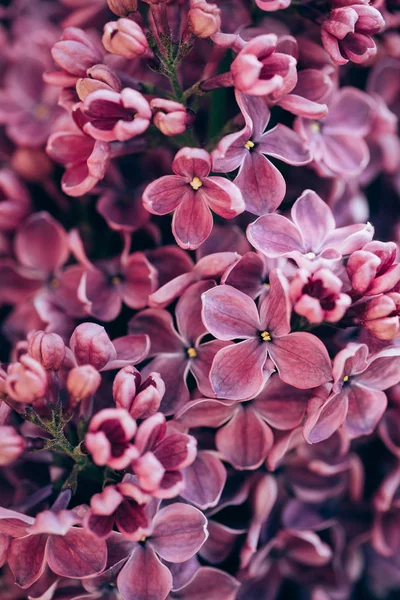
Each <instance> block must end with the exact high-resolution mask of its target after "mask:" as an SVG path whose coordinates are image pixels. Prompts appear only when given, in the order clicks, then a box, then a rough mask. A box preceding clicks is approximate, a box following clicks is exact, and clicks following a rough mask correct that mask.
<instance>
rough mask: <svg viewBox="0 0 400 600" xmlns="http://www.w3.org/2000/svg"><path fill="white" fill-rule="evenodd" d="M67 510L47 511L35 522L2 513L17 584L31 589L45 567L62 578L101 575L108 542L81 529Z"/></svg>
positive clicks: (9, 512)
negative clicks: (76, 525)
mask: <svg viewBox="0 0 400 600" xmlns="http://www.w3.org/2000/svg"><path fill="white" fill-rule="evenodd" d="M79 521H80V519H79V518H78V517H77V516H76V515H75V514H74V513H73V512H72V511H68V510H61V511H59V512H56V511H44V512H41V513H38V514H37V516H36V519H33V518H32V517H28V516H26V515H23V514H20V513H18V512H15V511H13V510H7V509H5V508H2V509H1V511H0V531H1V532H2V533H4V534H5V535H7V536H10V537H11V540H10V545H9V550H8V564H9V566H10V568H11V570H12V572H13V574H14V576H15V580H16V582H17V584H18V585H19V586H20V587H22V588H23V589H26V588H28V587H29V586H30V585H32V584H33V583H34V582H35V581H37V580H38V579H39V577H40V576H41V575H42V574H43V572H44V570H45V568H46V565H48V566H49V568H50V569H51V570H52V571H53V572H54V573H56V575H59V576H60V577H69V578H72V579H74V578H76V579H82V578H85V577H91V576H93V575H96V574H98V573H100V572H101V571H102V570H103V569H104V567H105V565H106V559H107V550H106V545H105V542H104V541H102V540H98V539H97V538H95V537H94V535H93V534H92V533H90V532H88V531H86V530H85V529H83V528H81V527H75V526H74V525H75V524H77V523H79Z"/></svg>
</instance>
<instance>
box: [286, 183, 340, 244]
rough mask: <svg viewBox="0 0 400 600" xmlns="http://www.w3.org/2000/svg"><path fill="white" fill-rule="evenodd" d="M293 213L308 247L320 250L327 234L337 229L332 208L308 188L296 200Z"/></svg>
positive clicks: (293, 217)
mask: <svg viewBox="0 0 400 600" xmlns="http://www.w3.org/2000/svg"><path fill="white" fill-rule="evenodd" d="M291 215H292V219H293V222H294V223H295V224H296V225H297V227H298V228H299V229H300V231H301V233H302V236H303V240H304V244H305V247H306V248H307V249H315V250H319V249H320V248H321V246H322V243H323V241H324V239H325V238H326V236H327V235H328V234H329V233H331V232H332V231H333V230H334V229H335V219H334V218H333V215H332V211H331V209H330V208H329V206H328V205H327V204H326V203H325V202H324V201H323V200H321V198H320V197H319V196H318V195H317V194H316V193H315V192H313V191H312V190H306V191H305V192H303V193H302V195H301V196H300V198H298V200H296V202H295V203H294V205H293V208H292V212H291Z"/></svg>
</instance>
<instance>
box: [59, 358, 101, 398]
mask: <svg viewBox="0 0 400 600" xmlns="http://www.w3.org/2000/svg"><path fill="white" fill-rule="evenodd" d="M100 384H101V375H100V373H99V372H98V371H97V370H96V369H95V368H94V367H92V365H81V366H80V367H74V368H73V369H71V371H70V372H69V373H68V377H67V390H68V391H69V393H70V394H71V396H72V397H73V398H74V400H75V401H76V402H80V401H81V400H85V399H86V398H90V396H93V394H95V393H96V392H97V390H98V388H99V387H100Z"/></svg>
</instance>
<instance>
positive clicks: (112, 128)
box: [74, 88, 151, 142]
mask: <svg viewBox="0 0 400 600" xmlns="http://www.w3.org/2000/svg"><path fill="white" fill-rule="evenodd" d="M74 113H75V118H76V120H77V122H78V123H79V124H80V125H81V126H82V129H83V131H84V132H85V133H87V134H88V135H90V136H92V137H93V138H94V139H95V140H101V141H103V142H112V141H114V140H118V141H120V142H125V141H126V140H130V139H131V138H133V137H135V136H137V135H140V134H141V133H143V132H144V131H146V129H147V128H148V126H149V124H150V119H151V109H150V106H149V103H148V102H147V100H146V98H145V97H144V96H142V94H141V93H140V92H137V91H136V90H131V89H130V88H125V89H123V90H122V91H121V92H120V93H118V92H114V91H112V90H97V91H95V92H92V93H91V94H89V95H88V96H87V97H86V98H85V100H84V102H83V103H80V104H77V105H76V107H75V109H74Z"/></svg>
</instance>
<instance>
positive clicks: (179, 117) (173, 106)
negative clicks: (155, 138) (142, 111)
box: [150, 98, 191, 136]
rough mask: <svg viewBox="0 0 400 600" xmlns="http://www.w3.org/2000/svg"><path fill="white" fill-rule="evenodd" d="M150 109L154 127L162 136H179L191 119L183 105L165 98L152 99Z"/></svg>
mask: <svg viewBox="0 0 400 600" xmlns="http://www.w3.org/2000/svg"><path fill="white" fill-rule="evenodd" d="M150 107H151V109H152V111H153V113H154V117H153V122H154V125H155V126H156V127H157V129H159V130H160V131H161V132H162V133H163V134H164V135H168V136H171V135H179V134H180V133H183V132H184V131H186V127H187V125H188V124H189V123H190V121H191V119H190V116H189V114H188V112H187V111H186V108H185V106H184V105H183V104H180V103H179V102H175V101H174V100H166V99H165V98H153V99H152V100H151V102H150Z"/></svg>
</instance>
